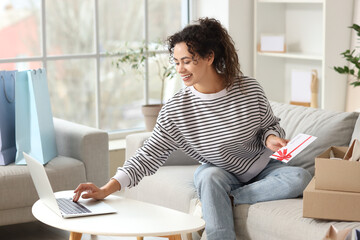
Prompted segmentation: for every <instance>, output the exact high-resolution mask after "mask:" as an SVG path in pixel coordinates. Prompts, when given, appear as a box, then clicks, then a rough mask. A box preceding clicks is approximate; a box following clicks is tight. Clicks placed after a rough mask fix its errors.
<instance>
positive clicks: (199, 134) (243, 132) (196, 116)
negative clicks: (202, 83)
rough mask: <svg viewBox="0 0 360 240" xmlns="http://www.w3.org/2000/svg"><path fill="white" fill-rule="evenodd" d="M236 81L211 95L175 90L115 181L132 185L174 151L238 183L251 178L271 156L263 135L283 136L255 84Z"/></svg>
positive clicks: (259, 89)
mask: <svg viewBox="0 0 360 240" xmlns="http://www.w3.org/2000/svg"><path fill="white" fill-rule="evenodd" d="M239 81H240V80H239V79H237V80H236V81H235V84H234V86H233V87H232V88H231V89H229V90H226V89H224V90H222V91H220V92H218V93H215V94H203V93H200V92H198V91H196V90H195V88H194V87H186V88H184V89H182V90H181V91H179V92H178V93H177V94H176V95H174V96H173V97H172V98H171V99H170V100H169V101H168V102H167V103H166V104H165V105H164V106H163V108H162V109H161V111H160V114H159V117H158V119H157V123H156V126H155V128H154V131H153V133H152V135H151V137H150V138H149V139H148V140H147V141H145V143H144V145H143V147H141V148H140V149H138V150H137V152H136V154H135V155H134V156H133V157H132V158H131V159H130V160H128V161H127V162H126V163H125V164H124V166H123V167H121V168H118V172H117V174H116V175H115V176H114V178H115V179H119V176H127V177H128V178H129V181H128V182H127V184H128V187H133V186H135V185H137V184H138V183H139V182H140V180H141V179H142V178H143V177H144V176H148V175H152V174H154V173H155V172H156V171H157V169H158V168H159V167H160V166H161V165H163V164H164V162H165V161H166V160H167V158H168V156H169V155H170V154H171V152H173V151H174V150H176V149H181V150H182V151H184V152H185V153H186V154H188V155H189V156H190V157H192V158H193V159H195V160H197V161H199V162H200V163H211V164H213V165H216V166H218V167H221V168H223V169H225V170H226V171H228V172H230V173H233V174H234V175H235V176H237V178H238V179H239V180H240V181H241V182H247V181H249V180H250V179H251V178H253V177H254V176H256V175H257V174H258V173H259V172H260V171H261V170H262V169H264V168H265V166H266V165H267V163H268V162H269V160H270V159H269V156H270V155H271V154H272V151H271V150H270V149H268V148H266V147H265V140H266V137H267V136H268V135H270V134H274V135H276V136H279V137H284V136H285V132H284V130H283V129H282V128H281V127H280V125H279V121H280V119H279V118H277V117H275V116H274V114H273V112H272V110H271V107H270V104H269V102H268V100H267V98H266V97H265V94H264V92H263V89H262V88H261V86H260V85H259V84H258V82H257V81H256V80H255V79H252V78H249V77H244V78H242V83H241V85H240V84H239ZM124 173H125V174H124ZM118 181H119V180H118ZM120 183H121V181H120Z"/></svg>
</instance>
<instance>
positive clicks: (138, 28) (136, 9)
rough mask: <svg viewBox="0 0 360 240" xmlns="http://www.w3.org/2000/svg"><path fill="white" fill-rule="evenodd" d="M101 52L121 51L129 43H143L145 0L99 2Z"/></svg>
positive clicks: (107, 0)
mask: <svg viewBox="0 0 360 240" xmlns="http://www.w3.org/2000/svg"><path fill="white" fill-rule="evenodd" d="M99 26H100V28H99V35H100V36H99V39H100V51H101V52H113V51H119V48H120V47H121V46H124V44H125V43H128V42H140V43H141V42H142V41H143V36H144V1H143V0H103V1H99Z"/></svg>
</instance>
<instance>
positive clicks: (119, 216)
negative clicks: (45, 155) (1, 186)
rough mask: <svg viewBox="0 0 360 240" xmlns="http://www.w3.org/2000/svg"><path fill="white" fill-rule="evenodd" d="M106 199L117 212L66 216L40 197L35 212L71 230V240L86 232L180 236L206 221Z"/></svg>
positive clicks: (65, 194)
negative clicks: (56, 211) (75, 216)
mask: <svg viewBox="0 0 360 240" xmlns="http://www.w3.org/2000/svg"><path fill="white" fill-rule="evenodd" d="M55 195H56V197H72V196H73V191H62V192H57V193H55ZM104 202H105V203H107V204H109V205H110V206H112V207H113V208H115V209H116V210H117V211H118V212H117V213H114V214H106V215H98V216H89V217H80V218H71V219H64V218H62V217H60V216H58V215H57V214H56V213H54V212H53V211H52V210H50V209H49V208H48V207H47V206H46V205H44V204H43V203H42V201H41V200H38V201H37V202H36V203H35V204H34V205H33V207H32V213H33V215H34V216H35V218H36V219H38V220H39V221H41V222H43V223H45V224H47V225H50V226H52V227H55V228H58V229H62V230H66V231H69V232H70V240H79V239H81V237H82V234H83V233H87V234H91V235H106V236H123V237H125V236H126V237H138V239H142V238H143V237H147V236H152V237H155V236H159V237H161V236H167V237H168V238H169V239H181V235H180V234H186V233H191V232H195V231H198V230H200V229H203V228H204V227H205V222H204V220H202V219H201V218H199V217H195V216H192V215H190V214H186V213H183V212H179V211H176V210H173V209H169V208H165V207H161V206H157V205H153V204H149V203H145V202H140V201H136V200H132V199H127V198H123V197H118V196H114V195H110V196H108V197H107V198H106V199H104Z"/></svg>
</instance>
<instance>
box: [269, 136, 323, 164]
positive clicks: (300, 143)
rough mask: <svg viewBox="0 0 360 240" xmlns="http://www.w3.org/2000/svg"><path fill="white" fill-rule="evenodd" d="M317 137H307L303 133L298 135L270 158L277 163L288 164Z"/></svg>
mask: <svg viewBox="0 0 360 240" xmlns="http://www.w3.org/2000/svg"><path fill="white" fill-rule="evenodd" d="M316 138H317V137H314V136H311V135H307V134H304V133H300V134H299V135H297V136H296V137H294V138H293V139H292V140H290V141H289V142H288V144H287V145H286V146H285V147H282V148H280V149H279V150H278V151H276V152H275V153H274V154H273V155H271V156H270V157H271V158H274V159H277V160H279V161H282V162H285V163H288V162H289V161H290V160H291V159H293V158H294V157H295V156H296V155H298V154H299V153H300V152H301V151H302V150H304V149H305V148H306V147H307V146H309V145H310V143H312V142H313V141H315V140H316Z"/></svg>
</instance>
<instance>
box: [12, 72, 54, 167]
mask: <svg viewBox="0 0 360 240" xmlns="http://www.w3.org/2000/svg"><path fill="white" fill-rule="evenodd" d="M15 93H16V94H15V98H16V102H15V136H16V148H17V153H16V159H15V164H20V165H22V164H26V162H25V159H24V156H23V154H22V153H23V152H26V153H29V154H30V155H31V156H33V157H34V158H35V159H37V160H38V161H39V162H40V163H42V164H46V163H47V162H49V161H50V160H51V159H53V158H54V157H56V156H57V148H56V139H55V129H54V123H53V116H52V111H51V104H50V94H49V89H48V85H47V78H46V71H45V69H39V70H28V71H21V72H17V73H16V84H15Z"/></svg>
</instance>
